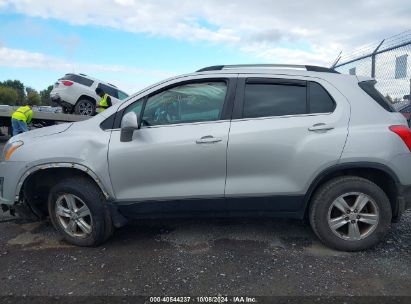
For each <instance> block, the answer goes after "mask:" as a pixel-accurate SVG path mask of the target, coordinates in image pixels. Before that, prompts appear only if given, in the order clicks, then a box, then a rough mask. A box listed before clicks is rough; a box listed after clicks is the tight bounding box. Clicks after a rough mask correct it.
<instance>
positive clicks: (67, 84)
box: [61, 80, 73, 87]
mask: <svg viewBox="0 0 411 304" xmlns="http://www.w3.org/2000/svg"><path fill="white" fill-rule="evenodd" d="M61 83H62V84H64V85H65V86H66V87H69V86H71V85H73V82H72V81H68V80H63V81H62V82H61Z"/></svg>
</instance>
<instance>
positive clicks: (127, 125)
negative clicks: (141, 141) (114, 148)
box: [120, 112, 138, 142]
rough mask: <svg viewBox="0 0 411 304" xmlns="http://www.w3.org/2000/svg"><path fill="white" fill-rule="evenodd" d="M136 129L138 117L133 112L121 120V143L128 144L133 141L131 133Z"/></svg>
mask: <svg viewBox="0 0 411 304" xmlns="http://www.w3.org/2000/svg"><path fill="white" fill-rule="evenodd" d="M137 129H138V117H137V114H136V113H134V112H128V113H127V114H126V115H124V116H123V118H122V119H121V134H120V141H121V142H129V141H131V140H132V139H133V133H134V131H135V130H137Z"/></svg>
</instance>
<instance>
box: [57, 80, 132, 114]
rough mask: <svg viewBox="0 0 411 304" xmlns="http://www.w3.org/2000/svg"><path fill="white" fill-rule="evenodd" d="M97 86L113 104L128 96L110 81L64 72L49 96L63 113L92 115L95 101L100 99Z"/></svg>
mask: <svg viewBox="0 0 411 304" xmlns="http://www.w3.org/2000/svg"><path fill="white" fill-rule="evenodd" d="M97 87H99V88H101V89H103V91H104V92H105V93H107V94H108V95H110V96H111V102H112V103H113V104H116V103H118V102H119V101H121V100H124V99H126V98H127V97H128V94H126V93H124V92H123V91H120V90H119V89H117V87H116V86H115V85H112V84H110V83H106V82H103V81H101V80H98V79H95V78H92V77H90V76H87V75H85V74H66V75H64V76H63V77H62V78H60V79H59V80H58V81H57V82H56V83H55V84H54V87H53V90H52V91H51V93H50V98H51V100H52V101H53V102H55V103H57V104H59V105H60V106H61V107H62V108H63V112H64V113H75V114H79V115H93V114H94V113H95V110H96V103H97V102H98V101H99V100H100V97H99V96H97V94H96V92H95V90H96V88H97Z"/></svg>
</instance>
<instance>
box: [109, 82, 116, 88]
mask: <svg viewBox="0 0 411 304" xmlns="http://www.w3.org/2000/svg"><path fill="white" fill-rule="evenodd" d="M107 84H109V85H111V86H112V87H115V88H117V86H115V85H114V84H111V83H107Z"/></svg>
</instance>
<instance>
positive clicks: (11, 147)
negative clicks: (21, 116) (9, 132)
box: [1, 140, 24, 160]
mask: <svg viewBox="0 0 411 304" xmlns="http://www.w3.org/2000/svg"><path fill="white" fill-rule="evenodd" d="M23 144H24V143H23V142H22V141H21V140H19V141H15V142H11V143H7V144H6V146H5V147H4V150H3V154H2V156H1V159H2V160H9V159H10V157H11V156H12V155H13V153H14V152H15V151H16V150H17V149H18V148H20V147H21V146H22V145H23Z"/></svg>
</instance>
